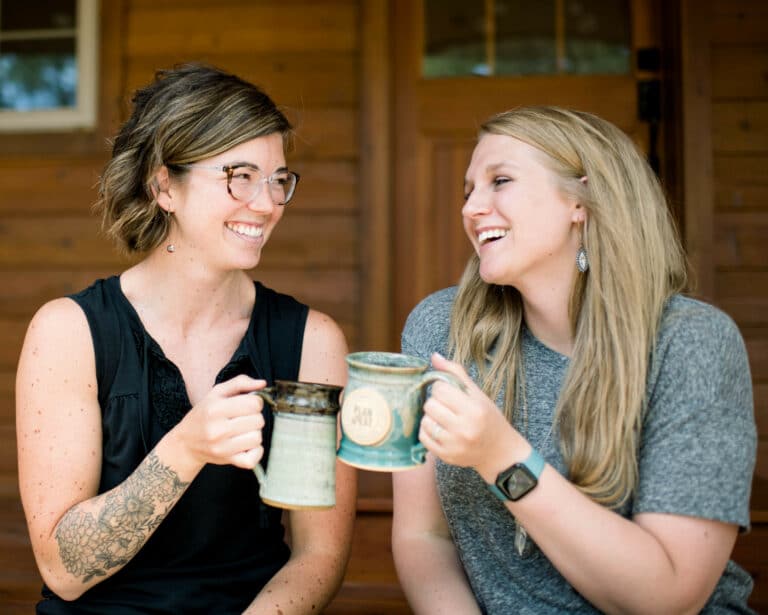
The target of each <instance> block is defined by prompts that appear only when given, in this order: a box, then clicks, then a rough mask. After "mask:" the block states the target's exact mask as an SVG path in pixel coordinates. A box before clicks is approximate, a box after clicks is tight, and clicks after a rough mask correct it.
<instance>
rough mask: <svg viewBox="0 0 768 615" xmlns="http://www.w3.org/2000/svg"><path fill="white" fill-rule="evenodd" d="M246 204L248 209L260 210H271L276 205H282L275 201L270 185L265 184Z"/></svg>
mask: <svg viewBox="0 0 768 615" xmlns="http://www.w3.org/2000/svg"><path fill="white" fill-rule="evenodd" d="M246 205H247V207H248V209H250V210H252V211H258V212H271V211H272V210H273V209H275V208H276V207H280V205H278V204H277V203H276V202H275V200H274V198H273V196H272V192H271V191H270V190H269V186H265V185H263V184H262V186H261V190H259V191H258V193H257V194H256V195H255V196H254V197H253V198H252V199H251V200H250V201H248V202H247V203H246Z"/></svg>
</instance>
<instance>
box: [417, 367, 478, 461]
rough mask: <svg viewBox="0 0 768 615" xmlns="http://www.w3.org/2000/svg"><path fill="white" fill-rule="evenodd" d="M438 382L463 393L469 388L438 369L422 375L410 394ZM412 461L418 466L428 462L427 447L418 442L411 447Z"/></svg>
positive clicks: (451, 375) (454, 377)
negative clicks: (445, 383) (440, 381)
mask: <svg viewBox="0 0 768 615" xmlns="http://www.w3.org/2000/svg"><path fill="white" fill-rule="evenodd" d="M437 380H442V381H443V382H447V383H448V384H452V385H453V386H455V387H457V388H458V389H460V390H462V391H466V390H467V387H465V386H464V384H463V383H462V382H461V381H460V380H459V379H458V378H456V376H454V375H453V374H449V373H448V372H443V371H440V370H437V369H431V370H429V371H427V372H424V373H423V374H422V375H421V378H420V379H419V381H418V382H417V383H416V384H414V385H413V386H412V387H411V390H410V391H409V393H410V394H413V393H415V392H416V391H417V390H419V389H422V388H424V387H425V386H427V385H428V384H432V383H433V382H435V381H437ZM411 460H412V461H413V462H414V463H418V464H422V463H424V462H425V461H426V460H427V447H426V446H424V445H423V444H422V443H421V442H420V441H417V442H416V444H414V445H413V446H412V447H411Z"/></svg>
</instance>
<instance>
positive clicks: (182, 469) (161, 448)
mask: <svg viewBox="0 0 768 615" xmlns="http://www.w3.org/2000/svg"><path fill="white" fill-rule="evenodd" d="M155 453H156V454H157V456H158V457H159V458H160V460H161V461H162V462H163V463H165V464H166V465H168V466H169V467H172V468H173V469H174V471H175V472H176V474H177V475H178V476H179V479H180V480H182V481H191V480H192V479H193V478H194V477H195V476H197V474H198V473H199V472H200V470H202V469H203V466H204V465H205V462H204V461H201V460H200V459H198V458H197V456H195V455H194V454H193V453H192V451H191V450H190V448H189V447H188V446H186V444H185V442H184V438H183V437H182V434H181V433H180V430H179V425H177V426H176V427H174V428H173V429H171V430H170V431H169V432H168V433H167V434H165V435H164V436H163V437H162V438H161V439H160V441H159V442H158V443H157V446H155Z"/></svg>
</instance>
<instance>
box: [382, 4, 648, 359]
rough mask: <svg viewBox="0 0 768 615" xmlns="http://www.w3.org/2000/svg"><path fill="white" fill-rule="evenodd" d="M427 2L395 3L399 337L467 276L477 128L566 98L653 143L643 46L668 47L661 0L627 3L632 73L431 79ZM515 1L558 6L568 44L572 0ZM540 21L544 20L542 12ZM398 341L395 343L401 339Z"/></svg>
mask: <svg viewBox="0 0 768 615" xmlns="http://www.w3.org/2000/svg"><path fill="white" fill-rule="evenodd" d="M426 4H427V3H426V2H425V1H424V0H421V1H413V0H395V1H394V4H393V15H392V27H391V31H392V37H393V43H394V48H393V49H394V50H393V61H394V64H393V87H394V117H393V128H394V146H395V155H396V158H395V161H394V163H393V168H394V171H395V182H394V183H395V185H394V206H393V211H394V221H393V222H394V224H393V229H394V233H393V243H394V245H393V272H394V282H393V293H394V306H395V314H394V321H395V322H394V324H393V330H394V334H395V335H398V334H399V332H400V331H401V330H402V326H403V324H404V322H405V318H406V317H407V315H408V313H409V312H410V310H411V309H412V308H413V307H414V306H415V305H416V303H418V301H419V300H421V299H422V298H423V297H425V296H426V295H428V294H429V293H431V292H433V291H435V290H437V289H439V288H443V287H445V286H450V285H452V284H455V283H457V281H458V279H459V277H460V275H461V272H462V271H463V269H464V265H465V263H466V261H467V257H468V256H469V253H470V245H469V241H468V239H467V238H466V237H465V235H464V231H463V228H462V225H461V215H460V208H461V205H462V202H463V195H462V187H463V177H464V171H465V170H466V167H467V163H468V162H469V158H470V156H471V153H472V149H473V147H474V144H475V138H476V134H477V128H478V126H479V125H480V123H481V122H482V121H483V120H484V119H485V118H487V117H489V116H491V115H493V114H494V113H498V112H500V111H504V110H506V109H510V108H512V107H515V106H520V105H526V104H556V105H560V106H564V107H571V108H576V109H580V110H584V111H591V112H594V113H596V114H598V115H600V116H602V117H604V118H606V119H608V120H610V121H612V122H613V123H615V124H616V125H618V126H619V127H621V128H622V129H623V130H625V131H626V132H627V133H629V134H630V135H631V136H632V137H633V138H634V139H635V140H636V141H637V142H638V143H639V144H640V145H641V146H642V147H644V148H647V146H648V142H649V134H650V132H649V124H647V123H645V122H642V121H640V120H639V119H638V87H639V83H640V82H641V81H644V82H646V83H647V82H648V81H649V80H653V79H656V78H658V74H656V73H652V72H649V71H647V70H639V69H638V68H637V65H638V62H637V50H639V49H651V50H654V49H655V50H657V49H658V48H659V45H660V35H659V31H660V28H659V24H658V23H657V21H658V15H659V11H658V10H654V7H653V6H652V0H631V1H628V2H627V3H626V6H625V8H624V11H625V13H626V20H627V21H626V23H627V30H628V32H629V33H630V38H631V43H630V57H629V61H628V67H629V68H628V71H627V72H626V74H610V75H605V74H603V75H597V74H563V73H560V74H557V73H555V74H539V75H536V76H489V77H484V76H469V77H450V78H425V77H423V76H422V56H423V49H424V47H425V34H424V31H425V5H426ZM465 4H466V5H468V6H474V7H477V13H478V19H483V15H484V11H485V14H487V13H488V12H489V11H492V10H494V5H496V2H494V1H493V0H486V1H485V2H484V3H483V2H476V3H465ZM499 4H501V2H499ZM507 4H508V5H510V4H517V5H518V6H522V5H527V6H534V5H535V6H536V7H537V8H536V9H531V10H532V11H533V10H539V7H541V6H543V5H546V4H549V6H550V8H552V9H554V10H553V13H554V15H555V17H554V18H555V20H556V22H557V23H556V24H555V26H554V30H555V32H556V38H557V39H558V40H557V41H556V45H557V46H558V53H560V52H561V51H562V47H563V42H562V40H561V39H562V35H563V32H564V30H565V29H566V27H567V26H566V25H564V23H563V22H564V20H565V18H566V17H568V18H570V16H569V15H566V14H564V11H566V12H567V10H568V5H569V3H568V2H567V1H566V0H555V1H552V2H550V3H546V2H545V3H542V4H539V3H532V2H528V3H522V2H517V3H514V2H509V3H507ZM584 4H588V5H591V8H592V9H593V10H595V11H596V12H599V11H600V10H601V7H602V8H603V9H605V8H606V7H607V8H609V9H612V10H614V12H615V10H616V9H615V7H616V6H617V5H621V4H622V3H621V2H617V1H616V0H603V1H602V2H601V1H600V0H592V1H591V2H587V3H570V6H571V7H574V6H576V5H582V6H583V5H584ZM609 5H610V6H609ZM440 8H441V9H444V8H445V4H443V5H441V7H440ZM486 9H487V10H486ZM535 18H536V19H539V18H540V17H539V15H538V14H536V16H535ZM467 27H469V24H468V25H467ZM490 44H493V42H492V41H491V43H490ZM651 55H652V54H651ZM651 68H654V67H652V66H651ZM646 151H647V149H646ZM397 342H398V340H393V345H394V346H397V345H398V343H397Z"/></svg>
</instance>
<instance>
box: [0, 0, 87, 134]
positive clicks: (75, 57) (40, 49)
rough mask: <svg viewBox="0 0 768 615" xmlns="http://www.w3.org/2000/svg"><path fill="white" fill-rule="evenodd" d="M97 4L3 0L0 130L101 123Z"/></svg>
mask: <svg viewBox="0 0 768 615" xmlns="http://www.w3.org/2000/svg"><path fill="white" fill-rule="evenodd" d="M96 5H97V0H45V1H39V2H36V3H34V4H32V5H30V4H28V3H25V2H20V1H19V0H0V130H3V131H6V132H8V131H34V130H68V129H74V128H89V127H92V126H94V124H95V107H96V104H95V97H96V83H95V82H96V59H97V58H96V56H97V50H96V38H97V32H96V27H97V26H96V24H97V12H98V11H97V6H96Z"/></svg>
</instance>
